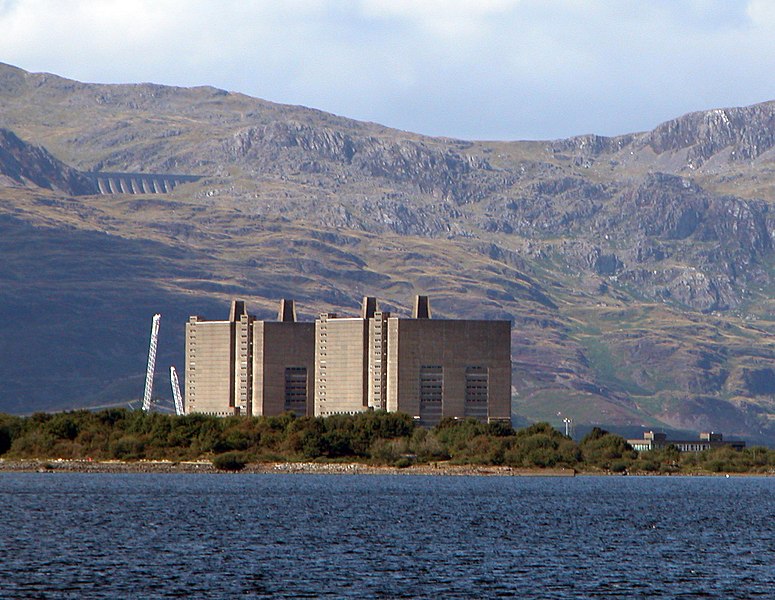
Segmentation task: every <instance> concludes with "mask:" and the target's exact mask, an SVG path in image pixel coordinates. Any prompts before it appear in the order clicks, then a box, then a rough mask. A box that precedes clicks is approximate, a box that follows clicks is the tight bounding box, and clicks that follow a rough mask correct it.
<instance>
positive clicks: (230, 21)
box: [0, 0, 775, 139]
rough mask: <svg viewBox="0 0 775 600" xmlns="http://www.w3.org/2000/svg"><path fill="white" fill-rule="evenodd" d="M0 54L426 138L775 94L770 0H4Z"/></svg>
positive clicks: (79, 75) (617, 125)
mask: <svg viewBox="0 0 775 600" xmlns="http://www.w3.org/2000/svg"><path fill="white" fill-rule="evenodd" d="M0 30H2V31H3V36H0V60H3V61H5V62H9V63H11V64H16V65H18V66H20V67H22V68H25V69H28V70H33V71H49V72H54V73H57V74H60V75H63V76H66V77H72V78H74V79H79V80H82V81H104V82H128V81H155V82H158V83H167V84H174V85H201V84H211V85H215V86H218V87H222V88H226V89H229V90H236V91H242V92H245V93H249V94H252V95H255V96H259V97H263V98H266V99H268V100H274V101H279V102H289V103H297V104H306V105H308V106H313V107H316V108H320V109H323V110H329V111H332V112H336V113H338V114H343V115H346V116H350V117H353V118H359V119H368V120H372V121H378V122H382V123H385V124H387V125H390V126H394V127H399V128H402V129H408V130H414V131H419V132H423V133H431V134H438V135H451V136H457V137H472V138H503V139H517V138H550V137H561V136H567V135H573V134H581V133H587V132H596V133H604V134H616V133H624V132H628V131H633V130H639V129H646V128H650V127H653V126H654V125H656V124H657V123H659V122H660V121H663V120H666V119H669V118H672V117H675V116H678V115H679V114H682V113H683V112H687V111H689V110H699V109H704V108H711V107H715V106H729V105H742V104H749V103H753V102H757V101H763V100H768V99H772V98H775V81H773V80H772V77H771V73H772V72H773V67H775V52H773V50H775V47H774V46H775V41H774V40H775V4H774V3H772V2H768V1H766V0H751V1H750V2H744V1H737V0H651V1H649V2H618V1H614V0H586V1H582V0H555V1H553V2H546V1H545V0H478V1H476V0H470V1H469V0H446V1H442V0H423V1H416V0H350V1H348V2H336V1H334V0H331V1H324V0H287V1H284V2H276V1H271V0H266V1H258V0H256V1H250V2H248V1H240V0H223V1H219V2H209V1H205V0H185V1H184V0H133V1H129V0H125V1H121V0H68V1H61V0H59V1H58V0H19V1H15V2H14V1H8V0H5V1H3V0H0Z"/></svg>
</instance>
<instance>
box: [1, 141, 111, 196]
mask: <svg viewBox="0 0 775 600" xmlns="http://www.w3.org/2000/svg"><path fill="white" fill-rule="evenodd" d="M0 178H2V179H5V181H6V182H8V183H10V184H11V185H18V186H23V187H30V186H32V187H40V188H46V189H49V190H55V191H57V192H62V193H64V194H68V195H71V196H78V195H82V194H97V193H99V191H98V190H97V186H96V185H95V184H94V182H93V181H91V180H90V179H89V178H88V177H85V176H84V175H83V174H82V173H80V172H79V171H76V170H75V169H72V168H70V167H68V166H67V165H65V164H64V163H62V162H61V161H59V160H57V159H56V158H54V157H53V156H51V154H49V153H48V152H47V151H46V150H45V149H44V148H42V147H40V146H33V145H31V144H28V143H26V142H23V141H22V140H20V139H19V138H18V137H17V136H16V134H14V133H13V132H12V131H9V130H8V129H0Z"/></svg>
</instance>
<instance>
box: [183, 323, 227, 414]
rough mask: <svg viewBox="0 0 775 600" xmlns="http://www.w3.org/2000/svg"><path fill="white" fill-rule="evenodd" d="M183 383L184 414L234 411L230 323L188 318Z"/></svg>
mask: <svg viewBox="0 0 775 600" xmlns="http://www.w3.org/2000/svg"><path fill="white" fill-rule="evenodd" d="M185 386H186V387H185V403H184V406H185V411H186V414H191V413H195V412H197V413H206V414H210V415H218V416H221V417H225V416H229V415H233V414H235V410H234V323H231V322H230V321H203V320H201V318H200V317H191V318H190V319H189V321H188V323H186V376H185Z"/></svg>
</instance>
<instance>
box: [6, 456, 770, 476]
mask: <svg viewBox="0 0 775 600" xmlns="http://www.w3.org/2000/svg"><path fill="white" fill-rule="evenodd" d="M2 473H96V474H98V473H121V474H132V473H156V474H163V473H222V474H299V475H433V476H448V477H461V476H478V477H590V476H599V477H622V476H628V477H660V476H663V477H702V476H705V477H773V476H775V472H767V473H747V472H746V473H733V472H721V473H709V472H695V473H650V472H633V473H612V472H607V471H577V470H576V469H567V468H546V469H527V468H517V467H507V466H500V465H453V464H449V463H446V462H437V463H429V464H422V465H412V466H409V467H404V468H399V467H393V466H377V465H368V464H364V463H316V462H300V463H295V462H267V463H249V464H247V465H246V466H245V468H244V469H241V470H239V471H224V470H220V469H216V468H215V467H214V466H213V464H212V462H210V461H209V460H197V461H171V460H139V461H119V460H105V461H90V460H77V459H59V458H58V459H48V460H44V459H10V460H9V459H0V474H2Z"/></svg>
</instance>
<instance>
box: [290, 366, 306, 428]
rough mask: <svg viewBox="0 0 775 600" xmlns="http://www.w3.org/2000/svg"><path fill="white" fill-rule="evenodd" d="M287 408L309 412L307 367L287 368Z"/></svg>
mask: <svg viewBox="0 0 775 600" xmlns="http://www.w3.org/2000/svg"><path fill="white" fill-rule="evenodd" d="M285 410H286V411H291V412H293V413H295V414H296V415H298V416H300V417H303V416H304V415H306V414H307V367H286V368H285Z"/></svg>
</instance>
